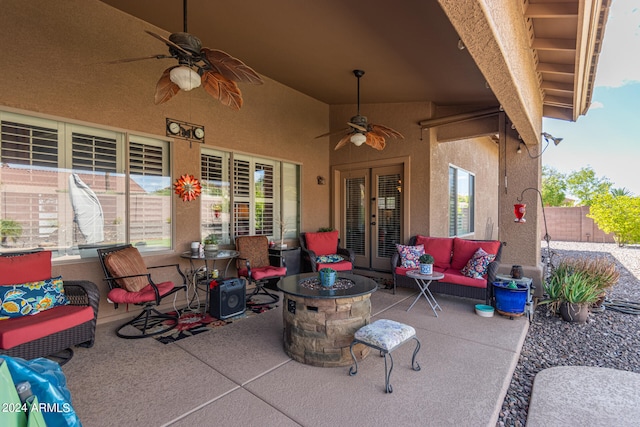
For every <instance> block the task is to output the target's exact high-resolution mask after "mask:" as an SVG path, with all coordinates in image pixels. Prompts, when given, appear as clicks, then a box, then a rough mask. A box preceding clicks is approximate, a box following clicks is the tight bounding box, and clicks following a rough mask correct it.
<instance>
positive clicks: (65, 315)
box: [0, 305, 94, 350]
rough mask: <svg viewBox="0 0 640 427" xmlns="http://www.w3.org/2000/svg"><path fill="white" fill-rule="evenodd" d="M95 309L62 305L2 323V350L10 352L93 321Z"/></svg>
mask: <svg viewBox="0 0 640 427" xmlns="http://www.w3.org/2000/svg"><path fill="white" fill-rule="evenodd" d="M93 315H94V314H93V308H91V307H90V306H80V305H61V306H58V307H54V308H52V309H50V310H46V311H42V312H40V313H38V314H35V315H33V316H22V317H18V318H15V319H8V320H2V321H0V348H1V349H3V350H9V349H10V348H13V347H15V346H17V345H20V344H24V343H26V342H30V341H33V340H37V339H40V338H43V337H46V336H48V335H51V334H55V333H57V332H60V331H64V330H66V329H69V328H73V327H74V326H78V325H81V324H83V323H84V322H88V321H90V320H92V319H93Z"/></svg>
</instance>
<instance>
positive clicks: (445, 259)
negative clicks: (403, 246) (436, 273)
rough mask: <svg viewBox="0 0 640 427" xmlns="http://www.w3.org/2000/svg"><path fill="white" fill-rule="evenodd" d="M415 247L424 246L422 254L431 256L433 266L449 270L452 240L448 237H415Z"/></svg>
mask: <svg viewBox="0 0 640 427" xmlns="http://www.w3.org/2000/svg"><path fill="white" fill-rule="evenodd" d="M416 245H423V246H424V253H425V254H431V256H433V266H434V267H439V268H449V267H450V266H451V251H452V250H453V239H452V238H450V237H428V236H421V235H419V234H418V235H417V236H416Z"/></svg>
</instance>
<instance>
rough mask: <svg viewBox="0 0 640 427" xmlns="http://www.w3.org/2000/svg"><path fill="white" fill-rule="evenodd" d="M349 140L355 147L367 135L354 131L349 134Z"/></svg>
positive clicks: (361, 142) (365, 138) (360, 143)
mask: <svg viewBox="0 0 640 427" xmlns="http://www.w3.org/2000/svg"><path fill="white" fill-rule="evenodd" d="M350 140H351V142H353V144H354V145H355V146H356V147H360V146H361V145H362V144H364V143H365V141H366V140H367V136H366V135H364V134H362V133H360V132H356V133H354V134H353V135H351V139H350Z"/></svg>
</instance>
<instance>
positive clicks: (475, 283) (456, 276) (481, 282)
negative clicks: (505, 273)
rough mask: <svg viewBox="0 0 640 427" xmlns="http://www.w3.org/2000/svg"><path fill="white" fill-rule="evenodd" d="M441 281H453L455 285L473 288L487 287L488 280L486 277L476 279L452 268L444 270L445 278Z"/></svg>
mask: <svg viewBox="0 0 640 427" xmlns="http://www.w3.org/2000/svg"><path fill="white" fill-rule="evenodd" d="M440 281H441V282H447V283H453V284H454V285H462V286H470V287H472V288H486V287H487V281H486V280H485V279H474V278H472V277H467V276H465V275H463V274H462V273H460V272H459V271H456V270H454V269H452V268H451V269H449V270H447V271H445V272H444V278H443V279H441V280H440Z"/></svg>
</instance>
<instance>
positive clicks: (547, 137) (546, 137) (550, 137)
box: [517, 132, 562, 159]
mask: <svg viewBox="0 0 640 427" xmlns="http://www.w3.org/2000/svg"><path fill="white" fill-rule="evenodd" d="M542 137H543V138H544V140H545V142H546V145H545V146H544V148H543V149H542V151H540V154H537V155H535V156H534V155H532V154H531V151H529V146H528V145H527V143H526V142H524V141H521V142H519V143H518V151H517V152H518V153H521V152H522V148H521V146H522V145H523V144H524V148H526V149H527V154H528V155H529V157H531V158H532V159H537V158H538V157H540V156H542V155H543V154H544V152H545V151H546V149H547V148H548V147H549V143H550V142H551V141H553V145H558V144H560V142H561V141H562V138H556V137H555V136H553V135H551V134H549V133H547V132H542Z"/></svg>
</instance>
